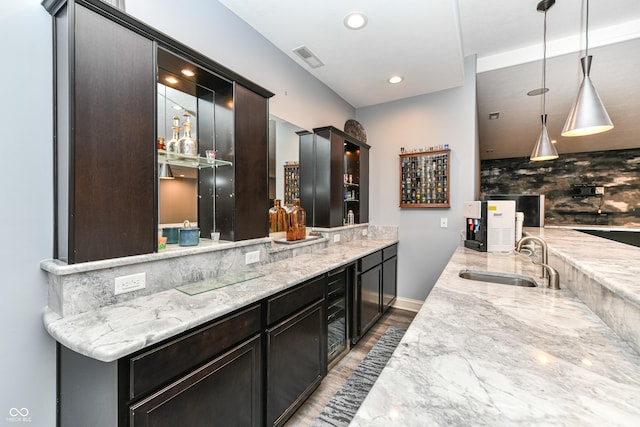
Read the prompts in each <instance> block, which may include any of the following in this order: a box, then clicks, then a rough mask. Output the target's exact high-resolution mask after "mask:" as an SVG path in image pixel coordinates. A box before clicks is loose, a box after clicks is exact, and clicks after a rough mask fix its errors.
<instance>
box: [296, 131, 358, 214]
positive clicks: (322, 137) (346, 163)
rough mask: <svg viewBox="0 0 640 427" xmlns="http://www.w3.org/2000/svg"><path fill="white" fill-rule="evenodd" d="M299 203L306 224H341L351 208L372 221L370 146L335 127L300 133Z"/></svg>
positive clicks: (355, 212)
mask: <svg viewBox="0 0 640 427" xmlns="http://www.w3.org/2000/svg"><path fill="white" fill-rule="evenodd" d="M298 136H299V138H300V146H299V156H300V205H301V206H302V208H303V209H304V210H305V211H306V212H307V226H310V227H338V226H342V225H344V224H345V223H347V213H348V211H349V210H352V211H353V212H354V215H355V223H365V222H368V221H369V148H370V147H369V146H368V145H367V144H365V143H363V142H361V141H358V140H357V139H355V138H354V137H353V136H351V135H348V134H346V133H344V132H342V131H340V130H338V129H336V128H334V127H331V126H328V127H323V128H317V129H314V130H313V132H307V131H304V132H298Z"/></svg>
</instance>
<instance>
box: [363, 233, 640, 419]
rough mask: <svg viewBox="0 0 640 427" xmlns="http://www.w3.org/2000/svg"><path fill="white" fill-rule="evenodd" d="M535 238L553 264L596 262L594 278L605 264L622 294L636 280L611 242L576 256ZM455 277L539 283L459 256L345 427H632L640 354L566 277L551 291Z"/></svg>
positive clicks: (480, 257) (557, 238)
mask: <svg viewBox="0 0 640 427" xmlns="http://www.w3.org/2000/svg"><path fill="white" fill-rule="evenodd" d="M541 233H542V234H544V238H545V239H546V240H547V242H548V243H549V246H550V251H552V255H553V256H559V254H561V253H562V254H565V251H566V254H567V255H566V256H567V257H570V258H571V259H572V261H573V262H578V263H580V257H581V256H588V259H589V261H591V260H592V259H593V260H594V262H596V260H597V259H598V258H600V257H602V258H603V259H602V261H601V262H600V261H597V262H596V267H593V266H591V267H589V266H588V265H586V264H588V262H583V263H582V264H585V265H584V267H585V268H586V269H587V270H590V269H592V270H593V271H591V272H590V273H589V274H592V275H595V276H599V275H601V274H603V273H602V269H603V268H605V267H604V266H605V265H606V264H607V263H609V264H610V268H609V269H610V270H611V272H610V273H609V277H608V279H609V280H611V281H612V282H617V286H618V287H624V284H625V283H628V282H627V280H628V274H629V273H631V272H632V271H637V270H636V269H637V268H638V267H636V266H635V265H637V264H638V263H637V259H638V258H637V255H638V252H635V249H631V253H632V254H635V256H636V258H635V261H634V266H630V265H629V264H627V262H629V261H631V259H628V258H626V256H627V255H625V254H627V252H626V249H625V248H621V247H618V248H613V249H611V247H610V246H608V245H609V243H608V241H607V242H603V241H595V242H589V243H587V244H584V247H576V245H580V243H581V239H582V236H581V235H578V234H581V233H578V234H573V233H577V232H575V231H567V230H541ZM589 237H591V236H589ZM600 240H604V239H600ZM562 242H564V243H566V244H567V245H568V246H567V247H562V248H561V249H558V247H559V246H561V244H562ZM591 243H593V244H594V245H597V246H590V245H591ZM611 243H616V242H611ZM556 245H558V246H556ZM614 246H615V245H614ZM629 248H632V247H629ZM603 251H604V252H609V251H611V252H610V253H602V252H603ZM629 256H631V255H629ZM616 257H622V258H616ZM614 260H615V262H614ZM462 269H473V270H492V271H503V272H510V273H518V274H525V275H530V276H533V277H535V278H536V279H537V280H542V279H540V278H539V273H540V270H539V267H538V266H534V265H532V264H531V263H529V261H527V260H526V259H523V257H522V256H518V255H515V254H512V253H511V254H502V253H489V254H487V253H479V252H475V251H472V250H470V249H466V248H462V247H461V248H458V249H457V250H456V252H455V253H454V255H453V257H452V259H451V261H450V262H449V264H448V265H447V267H446V268H445V270H444V272H443V273H442V275H441V277H440V278H439V280H438V282H437V283H436V285H435V286H434V288H433V290H432V291H431V293H430V294H429V296H428V297H427V299H426V301H425V303H424V304H423V306H422V308H421V310H420V312H419V313H418V315H417V316H416V318H415V319H414V321H413V323H412V324H411V326H410V327H409V329H408V331H407V333H406V334H405V336H404V337H403V339H402V341H401V343H400V345H399V346H398V348H397V349H396V351H395V352H394V354H393V356H392V357H391V359H390V361H389V363H388V364H387V366H386V367H385V369H384V370H383V372H382V374H381V375H380V377H379V378H378V380H377V381H376V383H375V385H374V387H373V389H372V390H371V392H370V393H369V395H368V396H367V399H366V400H365V402H364V403H363V405H362V406H361V407H360V410H359V411H358V413H357V414H356V416H355V418H354V419H353V421H352V423H351V425H352V426H367V427H369V426H396V425H397V426H403V427H404V426H424V425H429V426H431V425H433V426H451V425H476V426H513V425H536V426H542V425H544V426H551V425H564V426H604V425H606V426H637V425H640V406H639V405H638V398H639V397H640V355H639V353H637V352H635V351H634V350H633V349H632V348H631V347H630V346H629V345H628V344H627V343H626V342H625V341H623V340H622V339H621V338H620V337H619V336H618V335H617V334H616V333H615V332H614V331H613V330H612V329H611V328H609V327H608V326H607V325H606V324H605V323H603V322H602V320H601V319H600V318H599V317H598V316H596V315H595V314H594V313H593V312H592V311H591V310H590V309H589V308H588V307H587V306H586V305H585V304H584V303H582V302H581V301H580V300H579V299H578V298H577V297H576V296H575V295H574V294H573V293H572V292H571V291H570V290H569V289H568V287H567V286H565V283H564V278H563V277H562V272H561V286H562V289H561V290H559V291H553V290H551V289H547V288H545V287H538V288H519V287H513V286H509V285H500V284H493V283H484V282H475V281H469V280H465V279H461V278H459V277H458V272H459V271H460V270H462ZM616 270H618V271H619V274H616V273H615V271H616ZM636 277H638V275H637V274H636ZM635 283H636V281H632V282H631V283H628V284H629V285H634V286H635ZM630 293H632V292H630ZM628 327H633V328H635V329H640V324H639V323H635V324H633V325H628Z"/></svg>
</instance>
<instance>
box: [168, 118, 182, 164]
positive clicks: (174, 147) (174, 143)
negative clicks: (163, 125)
mask: <svg viewBox="0 0 640 427" xmlns="http://www.w3.org/2000/svg"><path fill="white" fill-rule="evenodd" d="M171 129H173V136H172V137H171V139H170V140H169V142H167V143H166V147H167V156H168V157H172V156H171V154H172V153H177V152H178V139H180V117H178V116H173V123H172V125H171ZM173 157H174V156H173Z"/></svg>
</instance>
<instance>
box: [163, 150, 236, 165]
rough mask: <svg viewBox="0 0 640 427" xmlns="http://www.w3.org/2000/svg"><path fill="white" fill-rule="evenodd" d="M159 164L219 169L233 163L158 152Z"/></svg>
mask: <svg viewBox="0 0 640 427" xmlns="http://www.w3.org/2000/svg"><path fill="white" fill-rule="evenodd" d="M158 163H167V164H169V165H174V166H183V167H186V168H198V169H204V168H214V167H215V168H217V167H218V166H231V165H232V163H231V162H228V161H226V160H220V159H214V160H209V159H206V158H205V157H200V156H189V155H187V154H178V153H171V154H167V151H166V150H158Z"/></svg>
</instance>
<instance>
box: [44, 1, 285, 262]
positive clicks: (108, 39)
mask: <svg viewBox="0 0 640 427" xmlns="http://www.w3.org/2000/svg"><path fill="white" fill-rule="evenodd" d="M43 6H44V7H45V8H46V9H47V11H48V12H49V13H51V15H52V16H53V19H54V34H55V40H54V53H55V61H54V63H55V65H56V69H55V73H54V77H55V93H54V97H55V113H54V115H55V131H54V134H55V137H54V141H55V175H56V176H55V203H56V207H55V242H56V243H55V254H54V256H55V257H56V258H58V259H61V260H63V261H66V262H67V263H69V264H74V263H79V262H85V261H95V260H102V259H109V258H117V257H125V256H132V255H139V254H145V253H151V252H154V251H155V250H156V249H157V239H156V237H157V228H158V213H157V212H158V180H157V164H156V162H157V161H158V160H159V158H158V154H157V153H156V151H157V145H156V140H157V137H158V136H166V135H158V126H157V123H156V122H157V120H158V119H157V117H156V109H157V105H158V104H157V94H156V92H157V90H156V87H157V86H156V84H157V82H159V78H160V76H161V74H162V73H166V72H167V71H169V72H171V73H174V74H175V75H179V74H180V72H179V71H180V68H177V69H172V66H173V65H175V66H176V67H179V66H180V65H181V64H189V65H190V66H192V68H193V67H195V68H197V69H198V70H199V73H197V74H196V76H195V77H193V78H191V80H189V78H185V79H186V80H185V79H183V80H185V83H184V84H183V85H182V91H183V92H185V93H190V91H191V92H194V91H195V92H197V91H198V90H200V89H202V88H206V89H207V91H208V92H207V94H206V96H204V95H203V96H200V95H201V94H196V95H195V96H196V97H197V98H198V99H199V102H200V104H199V105H200V107H199V109H201V111H199V113H201V114H202V116H203V117H205V118H206V120H204V119H203V120H199V131H200V133H201V134H202V139H201V140H200V138H198V139H199V145H200V147H199V148H200V155H201V156H204V150H205V149H211V148H214V146H215V149H216V150H219V151H220V156H221V157H222V158H223V159H224V160H227V161H230V162H231V163H232V166H231V167H228V170H225V168H224V167H221V168H219V171H220V172H221V173H220V176H215V185H214V184H213V182H214V173H213V170H212V169H211V168H209V169H203V170H201V171H200V173H199V176H198V178H199V184H198V191H199V194H198V195H199V198H198V206H197V211H198V222H199V223H201V224H202V226H201V227H200V228H201V231H202V232H203V235H204V236H206V235H208V233H209V232H210V231H211V230H212V227H213V222H214V221H213V220H214V217H215V219H216V228H217V229H218V231H220V234H221V238H222V239H225V240H242V239H250V238H258V237H265V236H267V235H268V216H267V215H268V213H267V211H268V209H269V202H268V197H269V196H268V189H267V179H268V173H267V156H268V149H267V123H268V98H269V97H271V96H273V94H272V93H271V92H269V91H267V90H265V89H264V88H261V87H260V86H258V85H256V84H255V83H253V82H251V81H248V80H246V79H244V78H243V77H241V76H239V75H237V74H236V73H234V72H233V71H231V70H229V69H227V68H225V67H223V66H222V65H220V64H217V63H216V62H214V61H212V60H211V59H209V58H207V57H205V56H203V55H201V54H199V53H198V52H195V51H193V50H192V49H190V48H189V47H187V46H184V45H181V44H180V43H178V42H177V41H175V40H174V39H171V38H170V37H167V36H166V35H164V34H162V33H160V32H158V31H156V30H154V29H153V28H150V27H148V26H146V25H145V24H143V23H141V22H139V21H137V20H135V19H133V18H132V17H131V16H130V15H127V14H126V13H123V12H122V11H120V10H119V9H116V8H114V7H112V6H110V5H109V4H107V3H105V2H103V1H100V0H45V1H44V2H43ZM161 67H162V68H161ZM203 76H204V77H203ZM203 79H204V80H203ZM205 80H206V81H205ZM181 84H182V83H181ZM186 87H189V88H190V89H186ZM198 88H200V89H198ZM200 92H202V91H200ZM214 117H215V119H214ZM214 121H215V123H214ZM214 132H215V141H214V138H212V135H213V133H214ZM205 134H206V135H207V136H206V137H205ZM214 206H215V212H214Z"/></svg>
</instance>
